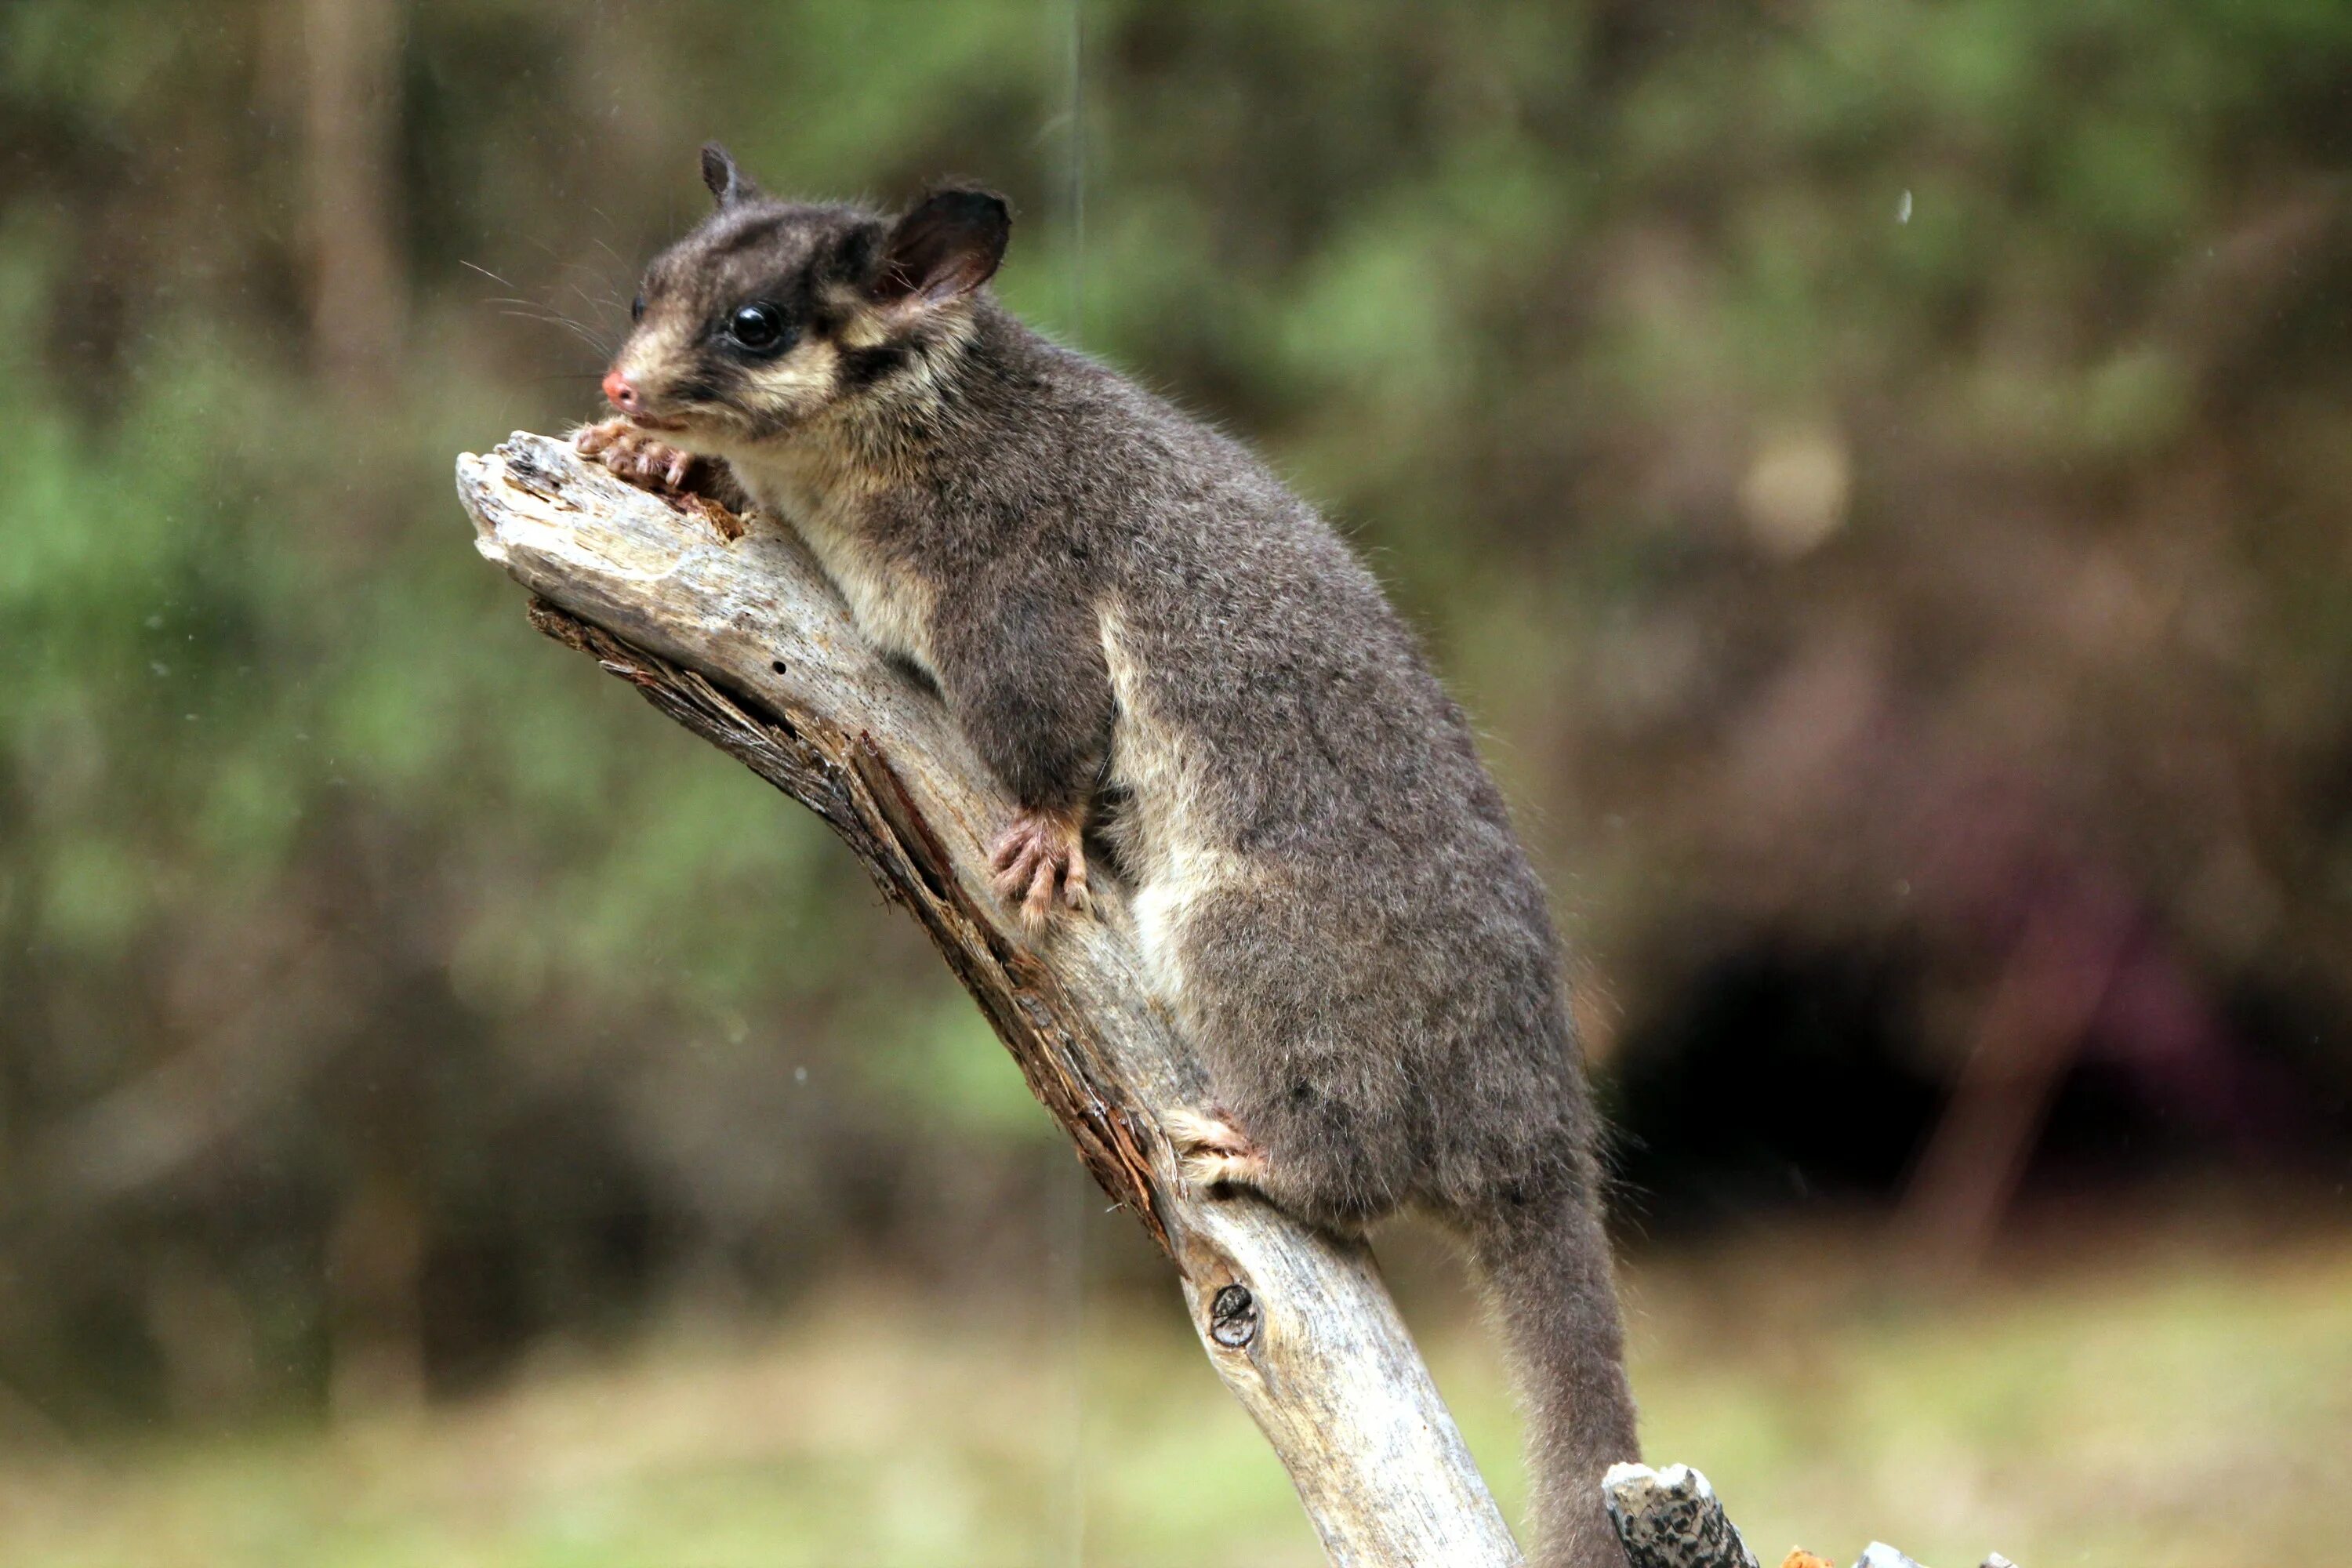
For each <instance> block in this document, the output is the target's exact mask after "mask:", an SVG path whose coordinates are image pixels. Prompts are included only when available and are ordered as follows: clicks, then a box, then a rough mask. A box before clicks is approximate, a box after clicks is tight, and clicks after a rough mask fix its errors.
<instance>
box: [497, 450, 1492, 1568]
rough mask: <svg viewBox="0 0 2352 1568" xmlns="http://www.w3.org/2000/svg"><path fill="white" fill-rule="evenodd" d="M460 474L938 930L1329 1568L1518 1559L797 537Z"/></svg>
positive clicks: (1438, 1411)
mask: <svg viewBox="0 0 2352 1568" xmlns="http://www.w3.org/2000/svg"><path fill="white" fill-rule="evenodd" d="M457 491H458V495H459V497H460V499H461V500H463V501H464V502H465V505H466V510H467V512H469V513H470V514H471V515H472V517H473V519H474V523H475V528H476V531H477V538H476V546H477V548H478V549H479V550H480V551H481V552H482V554H483V555H485V556H486V557H488V559H489V560H491V561H492V562H494V563H497V564H499V566H501V567H503V568H504V569H505V570H506V571H507V572H508V574H510V575H511V576H513V577H514V578H515V579H516V581H518V582H520V584H522V585H523V586H524V587H526V588H528V589H530V591H531V592H532V593H533V594H534V595H537V598H536V601H535V602H534V605H533V606H532V610H531V616H532V619H533V621H534V623H535V624H537V625H538V626H540V628H541V630H543V631H545V632H547V633H548V634H549V635H551V636H552V637H556V638H557V639H559V640H561V641H562V642H564V643H566V644H568V645H570V646H571V647H575V648H578V649H579V650H581V651H582V652H583V653H587V654H589V655H591V656H592V657H593V658H596V659H597V660H598V661H599V662H601V663H602V664H603V665H604V668H606V669H608V670H610V671H611V672H612V673H614V675H617V676H620V677H621V678H622V679H625V680H628V681H630V682H631V683H633V684H634V685H635V686H636V687H637V689H639V690H640V691H641V692H642V693H643V694H644V695H645V696H646V699H647V700H650V701H651V702H652V703H653V704H654V706H656V708H659V709H660V710H662V711H663V712H665V713H667V714H668V715H669V716H670V717H671V718H673V719H675V720H677V721H678V722H679V723H682V724H684V725H685V726H686V727H687V728H688V729H689V730H692V731H694V732H695V733H697V734H698V735H700V736H702V737H703V738H704V739H705V740H708V741H709V742H712V743H713V744H715V745H717V746H719V748H720V749H722V750H724V751H726V752H729V753H730V755H732V756H734V757H735V758H736V759H737V760H738V761H740V762H742V763H745V764H746V765H747V766H749V767H750V768H751V770H752V771H753V772H755V773H758V774H760V776H761V777H762V778H764V779H766V780H768V781H769V782H770V783H771V784H774V785H776V787H777V788H779V789H781V790H782V791H783V792H784V793H785V794H787V795H791V796H792V797H793V799H795V800H797V801H799V802H801V804H803V805H806V806H807V807H809V808H810V809H811V810H813V811H814V812H815V813H816V814H817V815H818V816H822V817H823V818H824V820H825V821H826V822H827V823H828V824H829V825H831V826H832V827H833V829H834V830H835V832H836V833H838V834H839V835H840V836H841V837H842V838H843V839H844V840H845V841H846V842H847V843H848V845H849V847H850V848H851V849H852V850H853V851H854V852H855V853H856V855H857V857H858V858H859V859H860V860H861V861H862V862H864V864H865V866H866V869H867V870H868V871H869V872H871V873H872V875H873V877H874V879H875V881H876V882H877V884H879V885H880V887H881V889H882V890H883V892H884V893H885V894H886V895H887V896H888V897H889V898H891V899H892V900H895V901H896V902H898V903H899V904H902V905H904V906H905V907H906V908H907V909H908V910H909V911H910V912H911V913H913V915H914V916H915V918H916V919H917V920H918V921H920V922H921V923H922V925H923V928H924V929H925V930H926V931H929V933H930V935H931V939H932V941H933V942H936V943H937V944H938V946H939V949H940V954H941V955H942V956H943V957H945V958H946V960H947V962H948V965H949V967H950V969H952V970H953V971H954V972H955V974H956V977H957V979H958V980H960V981H961V982H962V984H963V985H964V987H965V989H967V990H969V991H970V992H971V994H972V996H973V998H974V1000H976V1001H977V1002H978V1003H979V1004H980V1006H981V1010H982V1012H983V1013H985V1014H986V1015H987V1016H988V1019H989V1021H990V1023H991V1024H992V1025H993V1026H995V1028H996V1032H997V1034H998V1036H999V1037H1001V1038H1003V1041H1004V1044H1005V1046H1006V1047H1007V1048H1008V1049H1009V1050H1010V1051H1011V1052H1012V1053H1013V1059H1014V1060H1015V1061H1016V1062H1018V1063H1019V1064H1020V1067H1021V1070H1022V1072H1023V1074H1024V1076H1025V1077H1026V1078H1027V1079H1028V1081H1029V1086H1030V1088H1031V1089H1033V1090H1034V1091H1035V1093H1036V1096H1037V1098H1038V1100H1040V1101H1041V1102H1042V1103H1043V1104H1044V1105H1045V1108H1046V1109H1047V1110H1050V1111H1051V1112H1053V1114H1054V1116H1055V1119H1056V1120H1057V1121H1060V1122H1061V1124H1062V1127H1063V1129H1064V1131H1066V1132H1067V1133H1068V1134H1069V1135H1070V1139H1071V1142H1073V1143H1074V1144H1075V1145H1076V1149H1077V1152H1078V1155H1079V1157H1080V1158H1081V1159H1082V1160H1083V1161H1084V1162H1085V1163H1086V1164H1087V1169H1088V1170H1090V1171H1091V1172H1093V1173H1094V1175H1095V1178H1096V1180H1097V1181H1098V1182H1100V1183H1101V1184H1102V1185H1103V1188H1104V1190H1105V1191H1106V1192H1108V1194H1110V1195H1111V1197H1112V1198H1113V1199H1114V1200H1116V1201H1117V1202H1118V1204H1120V1205H1122V1206H1124V1207H1125V1208H1127V1209H1128V1211H1129V1213H1131V1214H1133V1215H1135V1216H1136V1218H1137V1219H1138V1220H1139V1221H1140V1222H1141V1223H1142V1224H1143V1226H1144V1228H1145V1229H1146V1230H1147V1231H1149V1232H1150V1234H1151V1236H1152V1237H1153V1239H1154V1240H1155V1241H1157V1242H1158V1243H1159V1244H1160V1247H1162V1248H1163V1249H1164V1250H1165V1251H1166V1252H1167V1253H1168V1254H1169V1256H1170V1258H1171V1259H1172V1260H1173V1261H1174V1262H1175V1264H1176V1267H1177V1270H1178V1273H1179V1275H1180V1277H1181V1281H1182V1285H1183V1290H1184V1296H1185V1300H1186V1301H1187V1303H1188V1304H1189V1305H1190V1307H1191V1309H1192V1325H1193V1327H1194V1329H1195V1330H1196V1331H1198V1332H1199V1333H1200V1336H1201V1343H1202V1348H1203V1349H1204V1350H1205V1351H1206V1352H1208V1356H1209V1359H1210V1362H1211V1363H1212V1364H1213V1365H1214V1366H1215V1368H1216V1369H1217V1373H1218V1375H1219V1376H1220V1377H1222V1378H1223V1379H1224V1381H1225V1384H1226V1385H1227V1386H1228V1387H1230V1388H1231V1389H1232V1390H1233V1391H1234V1395H1235V1397H1237V1398H1238V1399H1240V1401H1241V1402H1242V1404H1243V1405H1244V1407H1245V1408H1246V1409H1247V1410H1248V1411H1249V1413H1250V1415H1252V1416H1254V1417H1255V1419H1256V1421H1257V1424H1258V1426H1259V1428H1260V1430H1262V1431H1263V1432H1264V1433H1265V1436H1266V1440H1267V1441H1268V1442H1269V1443H1270V1444H1271V1445H1272V1446H1273V1447H1274V1450H1275V1453H1276V1457H1277V1458H1280V1459H1281V1461H1282V1463H1283V1465H1284V1467H1285V1468H1286V1469H1287V1470H1288V1471H1289V1472H1290V1478H1291V1480H1292V1482H1293V1483H1294V1484H1295V1485H1296V1486H1297V1489H1298V1495H1299V1500H1300V1501H1301V1502H1302V1503H1304V1504H1305V1506H1306V1509H1307V1517H1308V1518H1309V1519H1310V1520H1311V1521H1313V1523H1314V1525H1315V1528H1316V1531H1318V1534H1319V1535H1320V1536H1321V1537H1322V1541H1323V1545H1324V1549H1325V1551H1326V1552H1328V1554H1329V1557H1330V1560H1331V1561H1332V1562H1333V1563H1338V1564H1342V1565H1346V1568H1374V1565H1379V1568H1499V1565H1504V1564H1511V1563H1517V1562H1518V1561H1519V1555H1518V1552H1517V1548H1516V1547H1515V1546H1514V1545H1513V1544H1512V1541H1511V1536H1510V1532H1509V1531H1508V1530H1507V1528H1506V1527H1505V1525H1504V1523H1503V1519H1502V1515H1501V1514H1500V1512H1499V1511H1498V1510H1496V1507H1495V1502H1494V1500H1493V1498H1492V1497H1490V1496H1489V1495H1488V1493H1487V1490H1486V1483H1485V1481H1484V1480H1483V1479H1481V1478H1480V1476H1479V1474H1478V1470H1477V1468H1476V1466H1475V1465H1474V1464H1473V1463H1472V1462H1471V1459H1470V1455H1469V1450H1468V1449H1467V1448H1466V1447H1464V1445H1463V1442H1462V1438H1461V1435H1460V1433H1459V1432H1458V1431H1457V1430H1456V1429H1455V1427H1454V1419H1453V1416H1452V1415H1450V1414H1448V1412H1447V1411H1446V1408H1445V1405H1444V1401H1443V1400H1441V1399H1440V1398H1439V1397H1438V1394H1437V1390H1436V1387H1435V1385H1434V1384H1432V1383H1431V1381H1430V1378H1429V1373H1428V1371H1427V1369H1426V1368H1425V1367H1424V1366H1423V1364H1422V1361H1421V1357H1420V1355H1419V1353H1418V1352H1416V1351H1415V1350H1414V1348H1413V1344H1412V1339H1411V1337H1410V1336H1408V1335H1407V1334H1406V1332H1405V1330H1404V1325H1403V1323H1402V1321H1400V1320H1399V1319H1398V1317H1397V1313H1396V1308H1395V1306H1394V1304H1393V1303H1392V1302H1391V1300H1390V1299H1389V1295H1388V1291H1387V1289H1386V1288H1385V1287H1384V1286H1383V1285H1382V1284H1381V1279H1380V1275H1379V1273H1378V1271H1377V1270H1376V1269H1375V1268H1374V1267H1373V1264H1372V1260H1371V1257H1370V1253H1369V1252H1368V1251H1367V1250H1365V1249H1364V1248H1362V1247H1357V1246H1352V1245H1348V1244H1345V1243H1341V1242H1339V1241H1336V1240H1334V1239H1332V1238H1330V1237H1324V1236H1321V1235H1318V1234H1317V1233H1315V1232H1313V1231H1310V1230H1308V1229H1307V1228H1306V1227H1304V1226H1299V1225H1297V1224H1296V1223H1294V1222H1292V1221H1291V1220H1289V1219H1287V1218H1286V1217H1284V1216H1283V1215H1280V1214H1278V1213H1276V1211H1275V1210H1273V1209H1272V1208H1270V1207H1268V1206H1267V1205H1265V1204H1263V1203H1260V1202H1258V1201H1256V1200H1255V1199H1254V1198H1249V1197H1226V1196H1212V1195H1210V1194H1204V1193H1201V1192H1196V1191H1192V1190H1190V1189H1189V1188H1188V1187H1187V1186H1186V1184H1184V1183H1183V1181H1182V1180H1181V1177H1180V1176H1179V1175H1178V1174H1177V1172H1176V1166H1175V1163H1174V1160H1173V1158H1172V1156H1171V1150H1170V1147H1169V1142H1168V1140H1167V1138H1166V1136H1165V1135H1164V1133H1163V1132H1162V1131H1161V1123H1162V1121H1163V1120H1164V1118H1165V1117H1166V1116H1167V1115H1168V1113H1169V1112H1171V1111H1172V1110H1180V1109H1185V1108H1190V1107H1193V1106H1196V1105H1197V1104H1198V1103H1199V1101H1200V1100H1201V1098H1202V1079H1201V1073H1200V1069H1199V1068H1198V1067H1197V1066H1196V1065H1195V1064H1194V1062H1193V1061H1192V1058H1190V1056H1189V1055H1188V1054H1187V1053H1186V1052H1185V1051H1184V1049H1183V1047H1182V1046H1181V1043H1180V1042H1179V1040H1178V1039H1177V1038H1176V1037H1175V1035H1174V1033H1173V1032H1172V1031H1171V1029H1170V1027H1169V1026H1168V1023H1167V1019H1166V1016H1165V1015H1164V1013H1163V1011H1162V1010H1160V1008H1159V1007H1157V1006H1156V1005H1155V1004H1154V1003H1153V1001H1152V998H1151V995H1150V988H1149V986H1148V985H1147V984H1146V983H1145V980H1144V977H1143V974H1142V971H1141V968H1140V965H1139V960H1138V958H1137V956H1136V952H1135V950H1134V947H1133V945H1132V943H1131V942H1129V938H1128V935H1127V930H1128V927H1127V918H1126V911H1125V910H1124V908H1123V906H1122V905H1121V903H1120V901H1119V900H1118V896H1117V893H1116V891H1115V890H1114V889H1101V890H1100V891H1099V893H1098V896H1097V903H1096V910H1095V917H1094V918H1092V919H1088V920H1080V921H1066V922H1062V924H1061V928H1060V929H1059V930H1057V931H1055V932H1054V933H1052V934H1051V935H1049V936H1048V937H1046V938H1045V940H1044V941H1043V942H1042V943H1033V942H1030V941H1029V940H1028V939H1026V938H1025V937H1024V935H1023V934H1022V932H1021V931H1020V928H1019V925H1018V923H1017V921H1012V920H1010V919H1008V918H1007V914H1006V911H1005V910H1003V909H1002V908H1001V907H1000V906H999V904H998V902H997V900H996V899H995V897H994V895H993V893H992V891H991V889H990V887H989V882H988V875H987V862H986V852H987V851H986V847H987V844H988V841H989V839H990V837H991V835H992V833H993V831H994V830H995V829H997V828H998V827H1000V826H1003V824H1004V823H1005V822H1006V821H1007V820H1008V819H1009V818H1010V816H1011V815H1012V812H1013V803H1012V801H1011V800H1010V799H1008V798H1007V797H1006V796H1005V795H1003V793H1002V792H1001V791H1000V790H999V789H998V788H997V786H996V784H994V782H993V781H992V779H991V778H990V777H989V775H988V773H987V770H986V769H985V768H984V767H983V766H982V764H981V763H980V762H979V760H978V759H977V758H976V757H974V756H973V754H972V752H971V749H970V747H969V746H967V745H966V744H965V742H964V740H963V737H962V736H961V734H960V733H958V732H957V731H956V729H955V726H954V724H953V723H952V722H951V721H950V720H949V718H948V716H947V714H946V712H945V711H944V710H943V709H942V708H941V707H940V703H939V702H938V700H936V699H935V698H934V697H932V696H930V695H929V693H927V692H926V691H924V690H923V689H921V688H920V687H919V686H918V685H917V684H916V683H915V682H914V681H912V680H910V679H908V678H907V677H906V676H905V675H903V674H902V673H900V672H899V671H898V670H897V669H895V668H891V667H890V666H889V665H888V664H887V663H886V662H884V661H883V660H881V659H880V658H877V657H876V656H875V654H874V653H873V652H872V651H871V650H870V649H869V648H868V647H867V646H866V643H865V642H864V641H863V639H861V638H860V637H859V636H858V635H857V633H856V630H855V629H854V628H853V627H852V626H851V625H850V623H849V620H848V618H847V616H846V615H845V612H844V610H843V608H842V605H841V603H840V600H839V598H838V597H837V595H835V593H834V592H833V590H832V588H831V587H830V586H829V585H828V584H826V582H825V581H824V575H823V574H822V573H821V572H820V571H819V570H818V568H817V567H816V565H815V563H814V561H813V560H812V559H811V558H810V557H809V555H808V553H807V552H806V551H805V550H804V549H803V548H802V546H801V545H800V543H799V542H798V540H797V539H795V538H794V537H793V535H792V533H791V531H789V530H788V529H783V528H781V527H779V526H777V525H775V524H773V523H771V522H767V521H761V520H758V519H753V520H750V521H749V528H748V531H745V530H744V529H742V528H740V527H739V526H737V520H735V519H733V518H732V517H730V516H728V515H727V514H725V513H723V512H720V511H719V510H718V509H716V508H714V507H712V506H710V505H709V503H708V502H703V501H688V502H685V503H673V502H669V501H666V500H662V499H660V498H657V497H656V496H653V495H651V494H648V493H646V491H643V490H639V489H635V488H633V487H631V486H628V485H626V484H624V483H623V482H621V481H620V480H619V479H614V477H612V476H611V475H609V474H607V473H605V472H604V470H602V469H601V468H591V467H589V466H587V465H584V464H583V463H582V462H580V461H579V460H578V459H577V458H575V457H574V456H573V454H572V451H571V449H570V448H569V447H566V446H564V445H563V444H562V443H561V442H558V441H554V440H551V439H549V438H547V437H541V436H531V435H527V434H522V433H518V434H517V435H515V436H514V437H512V438H511V439H509V441H507V442H506V443H505V444H504V445H502V446H501V447H499V448H498V450H497V451H496V452H494V453H492V454H491V455H489V456H488V457H476V456H473V455H471V454H468V455H467V456H465V457H462V458H458V460H457ZM738 535H740V537H739V536H738ZM1206 1501H1207V1500H1204V1503H1205V1502H1206Z"/></svg>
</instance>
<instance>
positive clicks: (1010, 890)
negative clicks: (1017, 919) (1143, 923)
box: [988, 811, 1087, 931]
mask: <svg viewBox="0 0 2352 1568" xmlns="http://www.w3.org/2000/svg"><path fill="white" fill-rule="evenodd" d="M988 868H989V869H990V870H991V871H992V872H994V873H995V874H996V891H997V894H998V896H999V897H1001V898H1003V900H1004V901H1005V902H1006V903H1008V904H1010V903H1018V904H1019V905H1020V906H1021V920H1022V923H1023V924H1024V925H1026V926H1027V927H1028V928H1029V929H1030V930H1031V931H1041V930H1043V929H1044V928H1045V921H1047V919H1048V918H1049V917H1051V916H1052V914H1053V912H1054V901H1055V892H1056V891H1057V890H1058V891H1059V893H1060V895H1061V901H1062V902H1063V903H1065V904H1066V905H1068V906H1069V907H1070V908H1071V909H1074V910H1082V909H1085V908H1086V907H1087V852H1086V849H1085V847H1084V845H1083V843H1082V842H1081V839H1080V836H1079V831H1078V820H1077V818H1076V816H1072V815H1071V814H1070V813H1068V812H1066V811H1024V812H1022V814H1021V815H1020V816H1016V817H1014V818H1013V826H1010V827H1008V828H1006V829H1005V830H1004V832H1003V835H1002V836H1001V837H999V838H998V839H997V841H996V848H995V849H994V851H993V852H992V853H991V854H990V856H989V858H988Z"/></svg>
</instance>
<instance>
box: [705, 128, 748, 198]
mask: <svg viewBox="0 0 2352 1568" xmlns="http://www.w3.org/2000/svg"><path fill="white" fill-rule="evenodd" d="M702 183H703V184H706V185H709V187H710V194H711V195H714V196H717V197H718V198H719V205H720V206H722V207H731V206H733V205H735V204H736V203H737V202H747V201H750V200H751V198H752V197H753V196H756V195H759V194H760V187H759V186H757V185H755V184H752V183H751V177H750V176H749V175H747V174H744V173H743V171H742V170H740V169H739V168H737V167H736V166H735V160H734V159H732V158H730V157H729V156H728V155H727V149H726V148H724V147H721V146H720V145H719V143H718V142H704V143H703V147H702Z"/></svg>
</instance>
